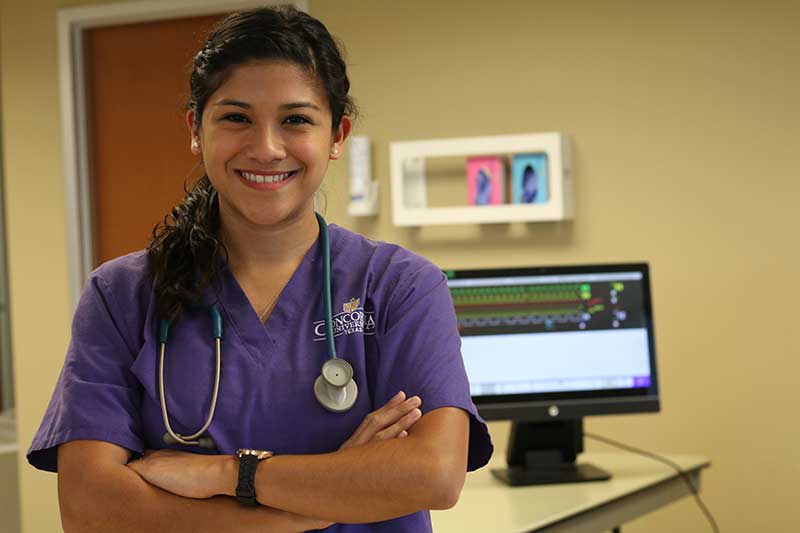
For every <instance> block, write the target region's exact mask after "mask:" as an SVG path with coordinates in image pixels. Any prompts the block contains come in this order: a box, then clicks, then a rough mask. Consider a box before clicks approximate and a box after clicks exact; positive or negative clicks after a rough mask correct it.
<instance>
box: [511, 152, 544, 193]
mask: <svg viewBox="0 0 800 533" xmlns="http://www.w3.org/2000/svg"><path fill="white" fill-rule="evenodd" d="M511 167H512V168H511V191H512V193H511V194H512V201H513V202H514V203H515V204H544V203H547V201H548V200H549V198H550V194H549V191H548V173H547V154H544V153H541V154H515V155H514V157H513V162H512V165H511Z"/></svg>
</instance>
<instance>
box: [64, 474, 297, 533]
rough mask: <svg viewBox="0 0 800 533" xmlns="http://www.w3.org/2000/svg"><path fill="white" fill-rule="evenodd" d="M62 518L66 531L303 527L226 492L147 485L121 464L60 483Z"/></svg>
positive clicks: (177, 532)
mask: <svg viewBox="0 0 800 533" xmlns="http://www.w3.org/2000/svg"><path fill="white" fill-rule="evenodd" d="M59 504H60V507H61V520H62V525H63V527H64V530H65V531H66V532H67V533H84V532H85V533H90V532H91V533H94V532H103V533H105V532H108V531H114V532H115V533H133V532H148V533H150V532H153V531H170V532H175V533H180V532H186V533H200V532H204V531H208V532H218V531H226V532H239V531H241V532H242V533H244V532H248V533H252V532H259V531H261V532H270V533H272V532H297V531H303V530H304V529H307V527H305V526H302V525H299V522H300V521H299V520H298V519H299V518H301V517H297V516H295V515H292V514H291V513H287V512H284V511H280V510H278V509H271V508H269V507H259V508H249V507H243V506H241V505H240V504H239V503H238V502H237V501H236V500H234V499H232V498H229V497H227V496H217V497H214V498H211V499H205V500H196V499H191V498H183V497H181V496H176V495H174V494H172V493H170V492H167V491H164V490H161V489H159V488H157V487H154V486H152V485H150V484H148V483H147V482H146V481H144V480H143V479H141V478H140V477H139V476H138V475H137V474H136V473H135V472H134V471H132V470H131V469H129V468H128V467H126V466H125V465H117V464H114V465H103V466H102V467H98V466H95V467H93V468H91V472H87V475H85V476H83V478H82V479H81V480H80V482H79V483H75V480H74V479H73V480H72V481H70V484H69V486H68V487H65V486H63V482H62V478H61V476H59Z"/></svg>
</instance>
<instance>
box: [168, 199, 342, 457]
mask: <svg viewBox="0 0 800 533" xmlns="http://www.w3.org/2000/svg"><path fill="white" fill-rule="evenodd" d="M315 215H316V217H317V222H318V223H319V230H320V241H321V244H322V258H323V265H322V284H323V293H322V294H323V305H324V307H325V333H326V340H327V344H328V359H327V360H326V361H325V363H324V364H323V366H322V374H321V375H320V376H319V377H318V378H317V380H316V381H315V382H314V395H315V396H316V397H317V400H318V401H319V403H320V404H321V405H322V406H323V407H324V408H325V409H327V410H329V411H331V412H335V413H341V412H344V411H347V410H349V409H350V408H351V407H352V406H353V405H354V404H355V401H356V399H357V397H358V387H357V386H356V382H355V381H354V380H353V379H352V378H353V367H352V366H351V365H350V363H348V362H347V361H345V360H344V359H339V358H337V357H336V344H335V343H334V341H333V311H332V307H331V247H330V240H329V236H328V225H327V224H326V223H325V219H324V218H323V217H322V215H320V214H319V213H315ZM208 312H209V313H210V315H211V323H212V336H213V338H214V342H215V348H216V349H215V352H216V372H215V375H214V391H213V394H212V396H211V407H210V409H209V411H208V418H207V419H206V422H205V424H203V427H202V428H200V430H198V431H196V432H195V433H193V434H192V435H180V434H178V433H175V432H174V431H173V430H172V426H171V425H170V423H169V413H168V411H167V400H166V393H165V387H166V385H165V382H164V355H165V352H166V346H167V339H168V338H169V326H170V324H169V322H168V321H167V320H162V321H161V322H160V324H159V332H158V341H159V344H160V349H159V364H158V374H159V383H158V387H159V398H160V401H161V415H162V417H163V418H164V427H165V428H166V430H167V432H166V433H165V434H164V437H163V440H164V442H165V443H166V444H169V445H173V444H183V445H185V446H199V447H201V448H208V449H215V448H216V446H215V444H214V441H213V440H212V439H211V438H210V437H207V436H202V435H203V434H204V433H205V431H206V430H207V429H208V427H209V426H210V425H211V421H212V420H213V419H214V411H215V410H216V407H217V398H218V393H219V382H220V375H221V369H222V367H221V361H222V347H221V345H222V316H220V314H219V311H217V309H216V308H214V307H211V308H209V310H208Z"/></svg>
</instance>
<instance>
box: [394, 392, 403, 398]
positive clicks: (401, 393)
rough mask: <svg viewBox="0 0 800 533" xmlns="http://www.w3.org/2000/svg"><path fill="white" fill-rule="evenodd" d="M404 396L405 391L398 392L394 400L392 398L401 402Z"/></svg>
mask: <svg viewBox="0 0 800 533" xmlns="http://www.w3.org/2000/svg"><path fill="white" fill-rule="evenodd" d="M403 394H404V393H403V391H400V392H398V393H397V394H395V395H394V398H392V400H399V399H400V398H401V397H402V396H403Z"/></svg>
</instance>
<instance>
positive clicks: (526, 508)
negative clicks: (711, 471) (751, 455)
mask: <svg viewBox="0 0 800 533" xmlns="http://www.w3.org/2000/svg"><path fill="white" fill-rule="evenodd" d="M665 457H667V458H668V459H670V460H672V461H674V462H675V463H677V464H678V466H680V467H681V468H682V469H683V470H684V471H686V472H687V473H688V474H689V478H690V479H691V480H692V482H693V483H694V485H695V486H696V487H698V489H699V488H700V471H701V470H702V469H703V468H706V467H708V466H710V463H709V461H708V460H707V459H704V458H702V457H693V456H681V455H665ZM578 462H579V463H583V462H586V463H593V464H594V465H595V466H597V467H599V468H602V469H603V470H607V471H609V472H610V473H611V475H612V478H611V480H609V481H599V482H591V483H573V484H565V485H535V486H528V487H510V486H508V485H505V484H503V483H501V482H500V481H498V480H497V479H495V478H494V476H492V474H491V472H490V469H492V468H504V467H505V466H506V465H505V453H504V452H503V451H496V452H495V456H494V457H493V458H492V461H491V462H490V463H489V464H488V465H487V466H485V467H483V468H482V469H480V470H478V471H477V472H472V473H470V474H467V481H466V483H465V485H464V489H463V491H462V492H461V498H460V499H459V501H458V504H457V505H456V506H455V507H454V508H453V509H450V510H448V511H432V512H431V518H432V520H433V530H434V532H435V533H469V532H472V531H475V532H477V531H481V532H493V533H495V532H496V533H523V532H525V533H527V532H534V531H535V532H537V533H538V532H547V533H556V532H559V533H560V532H569V533H583V532H586V533H590V532H591V533H597V532H600V531H606V530H609V529H613V528H615V527H617V526H621V525H622V524H624V523H625V522H628V521H630V520H633V519H634V518H637V517H639V516H642V515H644V514H646V513H649V512H650V511H654V510H655V509H658V508H659V507H662V506H665V505H667V504H669V503H672V502H674V501H675V500H678V499H680V498H682V497H684V496H687V495H690V494H691V493H690V491H689V487H687V486H686V483H685V482H684V481H683V479H682V478H681V476H680V475H679V474H678V473H677V472H676V471H675V470H673V469H672V468H670V467H669V466H667V465H665V464H663V463H660V462H657V461H655V460H653V459H649V458H647V457H643V456H641V455H637V454H633V453H629V452H588V453H584V454H581V455H580V456H578Z"/></svg>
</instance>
